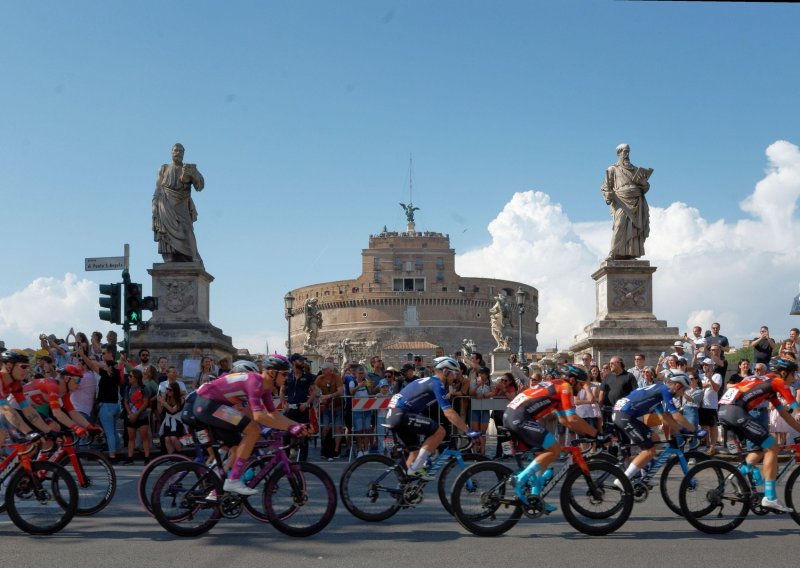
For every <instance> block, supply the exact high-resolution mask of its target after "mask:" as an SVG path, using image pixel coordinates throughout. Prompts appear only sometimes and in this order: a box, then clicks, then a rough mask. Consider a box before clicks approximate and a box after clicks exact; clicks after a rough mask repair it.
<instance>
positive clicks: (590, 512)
mask: <svg viewBox="0 0 800 568" xmlns="http://www.w3.org/2000/svg"><path fill="white" fill-rule="evenodd" d="M587 466H588V468H589V475H586V474H584V473H583V471H581V469H580V468H579V467H578V466H572V467H571V468H570V470H569V471H568V472H567V476H566V477H565V478H564V482H563V484H562V485H561V508H562V509H563V512H564V518H565V519H567V522H568V523H569V524H570V525H572V526H573V527H574V528H575V529H577V530H579V531H580V532H582V533H584V534H588V535H592V536H601V535H606V534H610V533H612V532H614V531H615V530H617V529H618V528H620V527H621V526H622V525H623V524H625V521H627V520H628V517H630V516H631V511H632V510H633V486H632V485H631V482H630V480H629V479H628V477H627V476H626V475H625V472H623V471H622V470H621V469H620V468H618V467H617V466H615V465H611V464H609V463H606V462H604V461H592V462H587ZM617 482H619V484H621V485H622V489H619V487H618V486H617Z"/></svg>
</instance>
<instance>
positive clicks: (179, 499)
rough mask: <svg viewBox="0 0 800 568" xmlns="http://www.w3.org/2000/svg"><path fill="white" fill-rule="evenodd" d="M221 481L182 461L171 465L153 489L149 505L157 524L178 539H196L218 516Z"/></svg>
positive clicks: (210, 473)
mask: <svg viewBox="0 0 800 568" xmlns="http://www.w3.org/2000/svg"><path fill="white" fill-rule="evenodd" d="M221 498H222V481H220V479H219V477H217V475H216V474H215V473H214V472H213V471H211V470H210V469H209V468H207V467H206V466H204V465H201V464H199V463H195V462H191V461H186V462H179V463H176V464H174V465H171V466H170V467H169V468H167V470H166V471H165V472H164V473H163V474H161V477H159V478H158V480H156V482H155V485H154V486H153V493H152V495H151V496H150V502H151V504H152V507H153V516H154V517H155V518H156V520H157V521H158V523H159V524H160V525H161V526H162V527H164V528H165V529H167V530H168V531H169V532H171V533H172V534H175V535H178V536H198V535H201V534H203V533H205V532H208V531H209V530H211V528H212V527H213V526H214V525H216V524H217V521H219V517H220V510H219V503H218V499H221Z"/></svg>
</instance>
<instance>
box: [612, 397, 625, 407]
mask: <svg viewBox="0 0 800 568" xmlns="http://www.w3.org/2000/svg"><path fill="white" fill-rule="evenodd" d="M626 404H628V399H627V398H624V397H623V398H621V399H619V400H618V401H617V403H616V404H615V405H614V410H622V407H623V406H625V405H626Z"/></svg>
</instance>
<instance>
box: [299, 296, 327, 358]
mask: <svg viewBox="0 0 800 568" xmlns="http://www.w3.org/2000/svg"><path fill="white" fill-rule="evenodd" d="M303 314H304V315H305V322H304V323H303V331H305V332H306V340H305V343H303V347H305V348H307V349H310V350H314V348H315V347H316V346H317V334H318V333H319V328H321V327H322V310H321V309H320V308H319V306H318V305H317V299H316V298H309V299H307V300H306V301H305V303H304V304H303Z"/></svg>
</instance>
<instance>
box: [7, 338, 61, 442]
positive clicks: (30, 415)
mask: <svg viewBox="0 0 800 568" xmlns="http://www.w3.org/2000/svg"><path fill="white" fill-rule="evenodd" d="M0 361H2V366H0V410H2V413H3V416H4V417H5V419H6V421H7V423H8V424H9V425H11V426H13V427H15V428H16V429H17V430H19V431H20V432H22V433H23V434H28V433H30V432H31V431H33V430H34V429H36V430H39V431H40V432H47V431H48V430H50V427H48V425H47V423H46V422H45V421H44V419H42V417H41V416H40V415H39V413H38V412H36V409H35V408H33V407H32V406H31V405H30V404H28V401H27V399H26V398H25V394H24V392H23V386H22V381H23V379H24V378H25V377H26V376H27V375H28V372H29V371H30V366H31V364H30V360H29V359H28V356H27V355H25V354H24V353H20V352H19V351H15V350H13V349H10V350H8V351H4V352H3V353H2V355H0ZM7 399H8V400H7ZM10 401H13V402H14V403H15V404H16V406H17V408H18V409H19V411H20V412H19V413H17V412H15V409H14V408H13V407H12V406H11V405H10V404H9V402H10ZM0 431H2V429H0ZM3 434H4V433H3Z"/></svg>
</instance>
